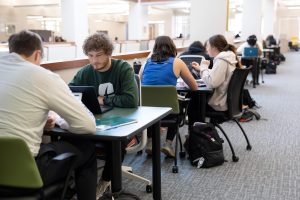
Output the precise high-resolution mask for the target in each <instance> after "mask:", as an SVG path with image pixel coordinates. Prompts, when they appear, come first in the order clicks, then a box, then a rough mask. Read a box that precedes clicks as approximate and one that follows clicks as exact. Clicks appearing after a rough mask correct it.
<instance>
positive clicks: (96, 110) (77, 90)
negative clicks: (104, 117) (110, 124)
mask: <svg viewBox="0 0 300 200" xmlns="http://www.w3.org/2000/svg"><path fill="white" fill-rule="evenodd" d="M69 87H70V90H71V91H72V92H73V94H74V96H75V97H76V98H77V99H81V101H82V103H83V104H84V105H85V106H86V107H87V108H88V109H89V110H90V111H91V112H92V113H93V114H102V113H105V112H107V111H109V110H111V109H112V108H113V107H111V106H107V105H100V104H99V102H98V98H97V94H96V92H95V89H94V87H93V86H69Z"/></svg>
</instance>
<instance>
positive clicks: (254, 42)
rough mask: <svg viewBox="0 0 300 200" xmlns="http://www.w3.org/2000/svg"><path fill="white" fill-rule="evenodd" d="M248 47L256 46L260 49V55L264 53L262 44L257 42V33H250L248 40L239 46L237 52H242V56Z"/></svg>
mask: <svg viewBox="0 0 300 200" xmlns="http://www.w3.org/2000/svg"><path fill="white" fill-rule="evenodd" d="M246 47H254V48H257V49H258V56H261V55H262V47H261V45H260V44H259V43H258V42H257V37H256V35H250V36H249V37H248V38H247V41H246V42H244V43H243V44H241V46H239V48H238V49H237V53H238V54H241V55H242V56H244V50H245V48H246Z"/></svg>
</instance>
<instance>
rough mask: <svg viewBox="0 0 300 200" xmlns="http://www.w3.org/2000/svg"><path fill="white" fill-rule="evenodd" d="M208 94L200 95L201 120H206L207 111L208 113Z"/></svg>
mask: <svg viewBox="0 0 300 200" xmlns="http://www.w3.org/2000/svg"><path fill="white" fill-rule="evenodd" d="M206 95H207V94H204V93H201V94H200V95H199V96H200V102H199V103H200V122H205V113H206Z"/></svg>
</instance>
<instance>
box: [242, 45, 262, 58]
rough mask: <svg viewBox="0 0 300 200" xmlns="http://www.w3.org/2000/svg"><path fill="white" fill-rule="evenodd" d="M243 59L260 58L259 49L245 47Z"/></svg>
mask: <svg viewBox="0 0 300 200" xmlns="http://www.w3.org/2000/svg"><path fill="white" fill-rule="evenodd" d="M243 57H258V48H256V47H245V48H244V55H243Z"/></svg>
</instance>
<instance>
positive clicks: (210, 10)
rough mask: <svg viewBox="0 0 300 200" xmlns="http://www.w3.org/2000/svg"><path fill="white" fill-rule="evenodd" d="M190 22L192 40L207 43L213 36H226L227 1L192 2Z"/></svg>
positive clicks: (194, 0) (193, 0)
mask: <svg viewBox="0 0 300 200" xmlns="http://www.w3.org/2000/svg"><path fill="white" fill-rule="evenodd" d="M249 1H250V0H249ZM216 5H217V6H216ZM190 22H191V24H190V29H191V31H190V33H191V37H190V38H191V40H200V41H205V40H207V39H208V38H209V37H210V36H212V35H215V34H224V33H225V31H226V1H224V0H223V1H220V0H209V1H208V0H191V14H190Z"/></svg>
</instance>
